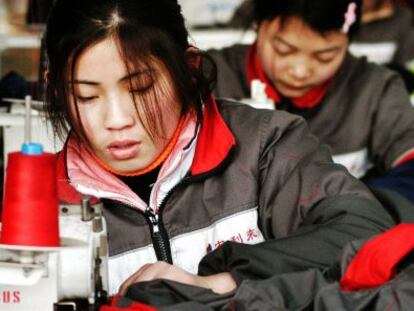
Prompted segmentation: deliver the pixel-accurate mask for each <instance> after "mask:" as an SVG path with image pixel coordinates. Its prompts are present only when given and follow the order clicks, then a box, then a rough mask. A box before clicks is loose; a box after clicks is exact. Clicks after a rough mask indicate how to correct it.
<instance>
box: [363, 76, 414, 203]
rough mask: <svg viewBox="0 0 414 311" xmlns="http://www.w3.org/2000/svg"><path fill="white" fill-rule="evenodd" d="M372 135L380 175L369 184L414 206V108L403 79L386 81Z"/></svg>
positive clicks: (379, 100)
mask: <svg viewBox="0 0 414 311" xmlns="http://www.w3.org/2000/svg"><path fill="white" fill-rule="evenodd" d="M372 133H373V135H372V139H371V148H370V150H371V152H372V158H373V159H374V162H375V165H376V171H375V175H376V176H375V177H374V178H370V179H369V180H368V179H367V182H368V185H370V186H373V187H382V188H385V189H389V190H394V191H397V192H398V193H399V194H401V195H403V196H404V197H405V198H406V199H408V200H410V201H411V202H412V203H414V195H413V193H414V165H413V163H414V162H413V160H412V159H413V158H414V107H413V106H412V105H411V103H410V102H409V96H408V94H407V91H406V90H405V89H404V86H403V84H402V82H401V79H400V78H399V77H396V76H394V75H390V76H389V78H388V79H386V80H385V84H384V86H383V89H382V92H381V93H380V96H379V97H378V106H377V112H376V113H375V120H374V128H373V130H372ZM407 159H411V160H408V161H407Z"/></svg>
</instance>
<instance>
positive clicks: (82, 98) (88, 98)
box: [76, 95, 98, 103]
mask: <svg viewBox="0 0 414 311" xmlns="http://www.w3.org/2000/svg"><path fill="white" fill-rule="evenodd" d="M97 98H98V96H80V95H76V100H77V101H79V102H81V103H87V102H91V101H93V100H94V99H97Z"/></svg>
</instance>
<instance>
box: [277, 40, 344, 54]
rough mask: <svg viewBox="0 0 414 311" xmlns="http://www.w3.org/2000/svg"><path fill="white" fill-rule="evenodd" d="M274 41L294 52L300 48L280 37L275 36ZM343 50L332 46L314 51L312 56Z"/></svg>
mask: <svg viewBox="0 0 414 311" xmlns="http://www.w3.org/2000/svg"><path fill="white" fill-rule="evenodd" d="M274 39H275V40H276V41H279V42H281V43H283V44H285V45H287V46H288V47H289V48H291V49H293V50H295V51H296V50H298V48H297V47H296V46H294V45H292V44H290V43H289V42H287V41H285V40H283V39H282V38H281V37H279V36H275V37H274ZM340 49H341V47H340V46H332V47H329V48H326V49H323V50H318V51H313V52H312V54H321V53H326V52H334V51H339V50H340Z"/></svg>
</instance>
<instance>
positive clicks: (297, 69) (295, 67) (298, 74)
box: [289, 61, 312, 81]
mask: <svg viewBox="0 0 414 311" xmlns="http://www.w3.org/2000/svg"><path fill="white" fill-rule="evenodd" d="M289 74H290V75H291V77H292V78H293V79H295V80H298V81H304V80H306V79H308V78H309V77H310V76H311V74H312V69H311V68H310V66H309V65H308V64H307V63H306V62H302V61H299V62H295V63H294V64H292V65H291V66H290V68H289Z"/></svg>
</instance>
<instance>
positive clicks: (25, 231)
mask: <svg viewBox="0 0 414 311" xmlns="http://www.w3.org/2000/svg"><path fill="white" fill-rule="evenodd" d="M0 243H1V244H9V245H19V246H37V247H56V246H59V218H58V198H57V186H56V156H55V155H54V154H51V153H43V154H41V155H26V154H23V153H20V152H13V153H10V154H9V157H8V165H7V171H6V181H5V187H4V199H3V213H2V232H1V237H0Z"/></svg>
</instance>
